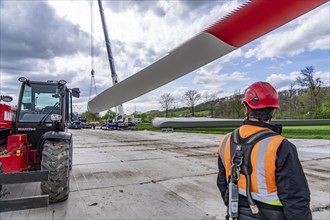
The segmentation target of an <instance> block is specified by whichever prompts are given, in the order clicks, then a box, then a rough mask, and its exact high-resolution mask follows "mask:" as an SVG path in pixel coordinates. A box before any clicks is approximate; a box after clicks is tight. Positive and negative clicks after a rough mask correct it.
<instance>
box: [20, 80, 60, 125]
mask: <svg viewBox="0 0 330 220" xmlns="http://www.w3.org/2000/svg"><path fill="white" fill-rule="evenodd" d="M60 97H61V93H60V86H59V85H57V84H54V85H49V84H48V85H45V84H38V83H32V82H31V83H25V84H24V90H23V96H22V101H21V106H20V114H19V122H38V123H39V122H40V121H43V122H50V115H51V114H60V103H61V101H60V100H61V99H60Z"/></svg>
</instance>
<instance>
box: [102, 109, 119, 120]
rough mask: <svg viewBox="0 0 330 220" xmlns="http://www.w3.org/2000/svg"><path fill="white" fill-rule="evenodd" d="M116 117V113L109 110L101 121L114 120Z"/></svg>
mask: <svg viewBox="0 0 330 220" xmlns="http://www.w3.org/2000/svg"><path fill="white" fill-rule="evenodd" d="M115 117H116V113H115V112H113V111H111V110H108V111H107V112H106V113H105V115H104V116H103V117H102V118H101V120H102V121H103V122H105V121H107V120H108V119H113V118H115Z"/></svg>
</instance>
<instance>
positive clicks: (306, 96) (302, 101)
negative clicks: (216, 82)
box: [156, 66, 330, 119]
mask: <svg viewBox="0 0 330 220" xmlns="http://www.w3.org/2000/svg"><path fill="white" fill-rule="evenodd" d="M278 95H279V101H280V104H281V109H279V110H278V111H277V112H276V115H275V118H278V119H280V118H283V119H286V118H291V119H298V118H315V119H325V118H330V90H329V87H326V86H324V85H323V82H322V81H321V79H320V78H317V77H316V76H315V71H314V67H313V66H307V67H305V69H302V70H301V71H300V75H299V77H297V79H296V80H295V81H294V82H292V83H291V84H290V88H289V89H288V90H284V91H279V92H278ZM201 98H202V96H201V94H200V93H198V92H197V91H196V90H188V91H187V92H185V93H184V95H183V97H182V101H183V103H184V104H185V105H186V106H185V107H182V108H180V109H174V108H173V107H174V98H173V97H172V96H171V94H170V93H166V94H164V95H162V96H161V97H160V99H159V103H160V106H161V107H162V110H163V112H159V113H158V115H157V114H156V116H159V115H162V114H163V117H173V116H183V117H188V116H191V117H194V116H196V112H197V113H198V112H204V115H203V114H202V115H199V116H207V117H216V118H242V117H243V115H244V108H243V105H242V99H243V94H242V93H241V91H236V92H235V93H234V94H233V95H232V96H229V97H224V98H219V97H218V95H217V94H216V93H212V94H208V95H206V96H205V97H204V102H203V103H199V101H200V100H201ZM198 103H199V104H198ZM185 110H189V111H185ZM177 112H180V113H181V115H177V114H176V113H177Z"/></svg>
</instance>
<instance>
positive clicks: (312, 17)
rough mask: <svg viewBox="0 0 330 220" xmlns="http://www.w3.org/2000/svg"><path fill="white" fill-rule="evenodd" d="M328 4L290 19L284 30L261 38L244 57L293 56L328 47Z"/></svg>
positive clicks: (329, 40) (329, 17)
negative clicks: (292, 19) (295, 18)
mask: <svg viewBox="0 0 330 220" xmlns="http://www.w3.org/2000/svg"><path fill="white" fill-rule="evenodd" d="M329 20H330V16H329V6H328V4H327V5H326V6H323V7H322V8H320V9H316V10H314V11H312V12H310V13H308V14H306V15H304V16H302V17H300V18H299V19H297V20H294V21H292V22H291V23H290V24H289V25H288V27H290V28H286V30H283V31H277V32H275V33H273V34H269V35H267V36H266V37H264V38H262V39H261V41H260V44H259V45H257V46H256V47H255V48H253V49H249V50H248V51H247V52H246V54H245V57H246V58H251V57H256V58H257V59H259V60H261V59H265V58H274V57H280V56H281V55H290V56H295V55H298V54H301V53H303V52H304V51H306V50H309V51H313V50H317V49H323V50H324V49H329V47H330V38H329V34H330V26H329Z"/></svg>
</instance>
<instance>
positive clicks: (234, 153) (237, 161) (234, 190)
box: [228, 128, 278, 220]
mask: <svg viewBox="0 0 330 220" xmlns="http://www.w3.org/2000/svg"><path fill="white" fill-rule="evenodd" d="M275 135H278V133H276V132H274V131H271V130H263V131H260V132H257V133H255V134H253V135H251V136H249V137H247V138H241V137H240V135H239V128H237V129H236V130H235V131H233V132H232V134H231V138H230V153H231V158H232V161H231V174H230V179H229V184H228V188H229V204H228V212H229V219H237V218H238V209H239V207H238V198H239V189H238V186H237V182H238V180H239V177H240V174H243V175H245V177H246V197H247V201H248V203H249V206H250V209H251V211H252V213H253V214H254V215H255V216H256V218H258V219H262V220H263V219H265V218H264V217H263V215H262V213H261V212H260V210H259V208H258V206H257V205H256V203H255V201H254V200H253V198H252V195H251V172H252V165H251V152H252V149H253V147H254V145H255V144H256V143H257V142H259V141H261V140H262V139H264V138H267V137H271V136H275Z"/></svg>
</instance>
